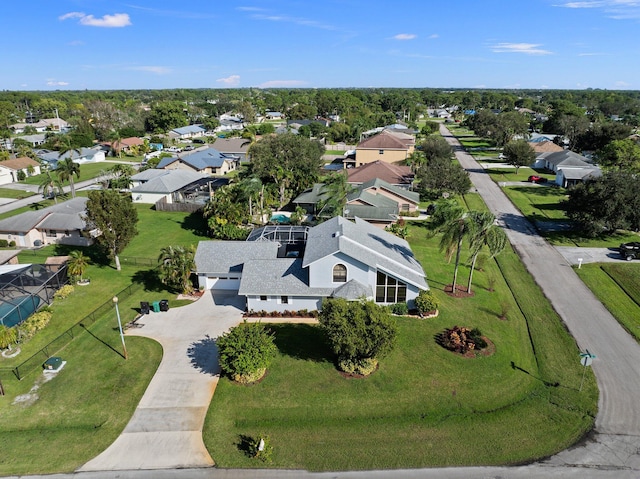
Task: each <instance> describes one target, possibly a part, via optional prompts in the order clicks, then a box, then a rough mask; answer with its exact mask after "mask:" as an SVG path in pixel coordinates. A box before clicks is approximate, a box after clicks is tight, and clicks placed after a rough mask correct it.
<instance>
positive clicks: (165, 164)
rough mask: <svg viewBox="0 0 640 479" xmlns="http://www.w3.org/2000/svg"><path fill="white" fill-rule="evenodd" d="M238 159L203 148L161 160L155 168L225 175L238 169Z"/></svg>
mask: <svg viewBox="0 0 640 479" xmlns="http://www.w3.org/2000/svg"><path fill="white" fill-rule="evenodd" d="M239 162H240V160H239V158H238V157H235V156H227V155H224V154H222V153H220V152H219V151H218V150H216V149H215V148H212V147H210V146H203V147H202V148H197V149H196V150H193V151H189V152H185V153H182V154H181V155H179V156H177V157H175V156H174V157H171V158H163V159H162V160H160V163H158V166H157V167H156V168H158V169H165V170H177V169H181V170H192V171H196V172H198V173H202V174H205V175H226V174H227V173H229V172H230V171H234V170H236V169H237V168H238V163H239Z"/></svg>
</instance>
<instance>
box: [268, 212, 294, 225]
mask: <svg viewBox="0 0 640 479" xmlns="http://www.w3.org/2000/svg"><path fill="white" fill-rule="evenodd" d="M269 221H271V222H272V223H280V224H283V223H290V222H291V219H290V218H289V217H288V216H287V215H285V214H282V213H274V214H272V215H271V219H270V220H269Z"/></svg>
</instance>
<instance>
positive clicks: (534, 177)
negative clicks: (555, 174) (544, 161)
mask: <svg viewBox="0 0 640 479" xmlns="http://www.w3.org/2000/svg"><path fill="white" fill-rule="evenodd" d="M529 181H530V182H531V183H546V182H547V179H546V178H545V177H544V176H538V175H531V176H530V177H529Z"/></svg>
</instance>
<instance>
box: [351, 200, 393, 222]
mask: <svg viewBox="0 0 640 479" xmlns="http://www.w3.org/2000/svg"><path fill="white" fill-rule="evenodd" d="M378 196H380V195H378ZM344 216H345V217H346V218H349V219H353V218H362V219H363V220H367V221H387V222H389V223H391V222H393V221H395V220H396V219H397V217H398V205H397V204H396V205H395V206H368V205H347V207H346V208H345V209H344Z"/></svg>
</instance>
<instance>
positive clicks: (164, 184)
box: [131, 169, 210, 204]
mask: <svg viewBox="0 0 640 479" xmlns="http://www.w3.org/2000/svg"><path fill="white" fill-rule="evenodd" d="M209 179H210V177H209V176H206V175H203V174H200V173H197V172H195V171H191V170H157V169H156V170H145V171H142V172H140V173H137V174H135V175H133V176H132V177H131V181H132V183H133V184H134V185H135V186H134V187H133V188H131V200H132V201H133V202H134V203H147V204H156V203H157V202H158V201H165V202H166V203H184V202H185V200H186V199H187V195H188V194H190V193H191V192H194V191H196V189H197V188H198V187H200V186H201V185H203V184H206V181H207V180H209Z"/></svg>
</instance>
